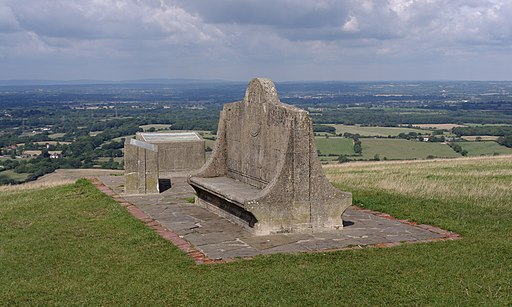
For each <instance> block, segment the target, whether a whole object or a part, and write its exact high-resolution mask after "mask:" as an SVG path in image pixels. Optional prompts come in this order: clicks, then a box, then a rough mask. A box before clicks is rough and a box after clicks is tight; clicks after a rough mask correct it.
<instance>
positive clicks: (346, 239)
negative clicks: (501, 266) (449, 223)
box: [98, 174, 450, 261]
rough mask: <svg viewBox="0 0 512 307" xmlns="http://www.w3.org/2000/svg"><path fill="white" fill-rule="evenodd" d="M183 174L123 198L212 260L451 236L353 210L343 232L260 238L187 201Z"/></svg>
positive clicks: (114, 181) (111, 183)
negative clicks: (160, 187) (155, 189)
mask: <svg viewBox="0 0 512 307" xmlns="http://www.w3.org/2000/svg"><path fill="white" fill-rule="evenodd" d="M178 175H179V176H178V177H173V175H172V174H169V176H170V177H171V181H172V183H173V185H172V187H171V188H170V189H169V190H167V191H164V192H163V193H160V194H158V195H155V194H151V195H143V196H123V198H124V199H126V200H127V201H128V202H130V203H131V204H133V205H135V206H136V207H137V208H139V209H140V210H141V211H142V212H144V213H145V214H146V215H148V216H149V217H151V218H152V219H154V220H157V221H158V222H159V223H160V224H161V225H162V226H163V227H165V228H167V229H168V230H170V231H171V232H173V233H175V234H176V235H177V236H179V237H180V238H182V239H184V240H185V241H188V242H190V244H192V245H193V246H194V247H195V248H196V249H197V250H198V251H200V252H201V253H203V254H204V255H205V256H206V258H209V259H231V258H237V257H253V256H256V255H261V254H272V253H297V252H313V251H319V250H334V249H343V248H350V247H354V246H356V247H357V246H361V247H363V246H374V245H377V246H393V245H395V244H398V243H400V242H415V241H429V240H438V239H443V238H446V234H450V233H449V232H446V231H443V230H442V229H438V228H435V227H432V226H428V225H418V226H415V225H411V224H412V223H404V222H401V221H399V220H395V219H392V218H391V217H390V216H389V215H386V214H379V213H372V211H369V210H362V209H358V208H357V207H354V206H352V207H350V208H348V209H347V210H346V211H345V214H344V215H343V220H344V223H345V226H344V228H343V229H341V230H339V231H330V232H320V233H312V234H311V233H286V234H275V235H266V236H256V235H254V234H252V233H250V232H248V231H247V230H245V229H244V228H243V227H242V226H240V225H237V224H234V223H232V222H230V221H229V220H227V219H224V218H222V217H220V216H218V215H216V214H214V213H212V212H210V211H208V210H207V209H204V208H202V207H200V206H198V205H195V204H192V203H190V202H188V201H187V200H186V198H190V197H192V196H193V193H194V191H193V189H192V188H191V187H190V186H189V185H188V184H187V183H186V177H185V176H184V174H178ZM161 177H162V175H161ZM98 178H99V179H100V180H101V181H102V182H103V183H104V184H105V185H106V186H108V187H110V189H112V190H113V191H114V192H115V193H118V195H119V194H120V193H121V191H122V189H123V187H122V183H123V178H122V177H120V176H104V177H98ZM377 214H378V215H382V216H378V215H377ZM429 229H431V230H433V231H437V232H433V231H430V230H429ZM443 232H446V234H443ZM201 259H202V258H201ZM201 261H203V260H201Z"/></svg>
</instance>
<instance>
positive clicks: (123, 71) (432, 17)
mask: <svg viewBox="0 0 512 307" xmlns="http://www.w3.org/2000/svg"><path fill="white" fill-rule="evenodd" d="M254 76H261V77H270V78H273V79H275V80H279V81H284V80H347V81H358V80H512V0H487V1H486V0H374V1H371V0H354V1H350V0H346V1H343V0H311V1H302V0H272V1H271V0H0V79H4V80H5V79H60V80H73V79H100V80H127V79H143V78H198V79H213V78H215V79H227V80H239V81H242V80H248V79H249V78H251V77H254Z"/></svg>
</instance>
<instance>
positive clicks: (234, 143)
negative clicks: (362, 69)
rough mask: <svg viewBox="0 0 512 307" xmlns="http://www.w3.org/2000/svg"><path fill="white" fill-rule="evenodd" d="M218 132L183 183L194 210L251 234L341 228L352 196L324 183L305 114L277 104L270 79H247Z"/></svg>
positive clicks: (227, 106) (227, 108) (225, 110)
mask: <svg viewBox="0 0 512 307" xmlns="http://www.w3.org/2000/svg"><path fill="white" fill-rule="evenodd" d="M217 131H218V132H217V142H216V144H215V148H214V150H213V153H212V156H211V157H210V159H209V160H208V161H207V163H206V164H205V165H204V166H203V167H202V168H201V169H200V170H199V171H198V172H197V173H196V174H195V175H193V176H191V177H190V178H189V180H188V181H189V183H190V185H192V187H193V188H194V189H195V190H196V194H197V196H196V203H197V204H199V205H201V206H203V207H205V208H208V209H210V210H212V211H214V212H216V213H217V214H219V215H222V216H225V217H226V218H228V219H230V220H231V221H233V222H236V223H239V224H241V225H243V226H245V227H246V228H247V229H248V230H249V231H251V232H252V233H254V234H256V235H265V234H274V233H288V232H317V231H330V230H336V229H341V228H342V227H343V223H342V220H341V215H342V213H343V212H344V211H345V210H346V209H347V208H348V206H350V205H351V202H352V195H351V194H350V193H346V192H341V191H339V190H338V189H335V188H334V187H333V186H332V185H331V184H330V183H329V181H328V180H327V178H326V177H325V175H324V173H323V170H322V167H321V165H320V161H319V160H318V157H317V151H316V145H315V140H314V136H313V130H312V123H311V118H310V117H309V114H308V112H306V111H304V110H302V109H299V108H297V107H294V106H290V105H286V104H283V103H281V102H280V100H279V97H278V95H277V91H276V89H275V86H274V84H273V82H272V81H271V80H269V79H261V78H256V79H253V80H251V82H250V83H249V86H248V88H247V91H246V94H245V98H244V99H243V101H240V102H234V103H228V104H225V105H224V108H223V110H222V111H221V114H220V120H219V126H218V130H217Z"/></svg>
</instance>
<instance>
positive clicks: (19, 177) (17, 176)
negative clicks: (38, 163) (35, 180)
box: [0, 170, 31, 182]
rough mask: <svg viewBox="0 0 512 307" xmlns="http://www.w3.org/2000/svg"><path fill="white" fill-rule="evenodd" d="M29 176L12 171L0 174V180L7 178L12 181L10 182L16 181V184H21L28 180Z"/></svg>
mask: <svg viewBox="0 0 512 307" xmlns="http://www.w3.org/2000/svg"><path fill="white" fill-rule="evenodd" d="M30 175H31V174H27V173H21V174H18V173H16V172H14V171H12V170H7V171H3V172H0V178H8V179H12V180H14V181H18V182H22V181H24V180H26V179H27V178H28V176H30Z"/></svg>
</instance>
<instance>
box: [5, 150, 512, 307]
mask: <svg viewBox="0 0 512 307" xmlns="http://www.w3.org/2000/svg"><path fill="white" fill-rule="evenodd" d="M326 172H327V176H328V177H329V178H330V179H331V180H333V181H334V182H336V185H337V186H339V187H343V189H345V190H349V191H352V192H353V196H354V200H355V201H356V202H357V203H361V204H362V206H364V207H366V208H370V209H373V210H379V211H384V212H387V213H390V214H393V215H394V216H396V217H398V218H405V219H409V220H412V221H417V222H419V223H429V224H433V225H435V226H439V227H443V228H445V229H449V230H452V231H455V232H458V233H459V234H461V235H462V236H463V238H462V239H461V240H457V241H444V242H433V243H428V244H405V245H401V246H397V247H393V248H386V249H377V248H374V249H358V250H346V251H337V252H324V253H315V254H296V255H272V256H258V257H255V258H254V259H252V260H243V261H237V262H234V263H228V264H218V265H195V263H194V262H193V260H192V259H191V258H189V257H188V256H186V255H185V254H184V253H182V252H180V251H179V250H178V249H177V248H175V247H174V246H172V245H171V244H169V243H168V242H167V241H165V240H163V239H162V238H160V237H159V236H157V235H156V234H155V233H154V232H153V231H152V230H150V229H148V228H146V227H145V226H144V224H143V223H141V222H140V221H138V220H136V219H135V218H133V217H132V216H131V215H129V214H128V213H127V212H126V210H125V209H124V208H122V207H121V206H119V205H118V204H117V203H115V202H114V201H113V200H112V199H110V198H108V197H106V196H105V195H103V194H102V193H100V192H99V191H98V190H96V189H95V188H94V187H93V186H92V185H91V184H90V183H88V182H87V181H83V180H82V181H79V182H77V183H76V184H72V185H66V186H61V187H54V188H49V189H39V190H16V189H15V190H8V189H7V190H4V191H2V193H0V268H1V269H2V274H0V305H173V306H178V305H194V306H218V305H235V306H240V305H243V306H246V305H252V306H261V305H265V306H268V305H274V306H275V305H280V306H282V305H286V306H304V305H316V306H318V305H320V306H323V305H331V306H333V305H337V306H338V305H348V306H373V305H393V306H395V305H430V306H456V305H459V306H468V305H471V306H508V305H510V303H511V302H512V285H511V280H512V261H511V260H512V258H511V255H512V240H511V237H512V219H511V218H510V217H511V216H512V203H511V199H512V189H510V181H511V179H512V156H508V157H504V156H503V157H486V158H472V159H469V158H467V159H455V160H444V161H443V160H440V161H432V160H429V161H412V162H376V163H348V164H343V165H341V166H336V167H328V168H326Z"/></svg>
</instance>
